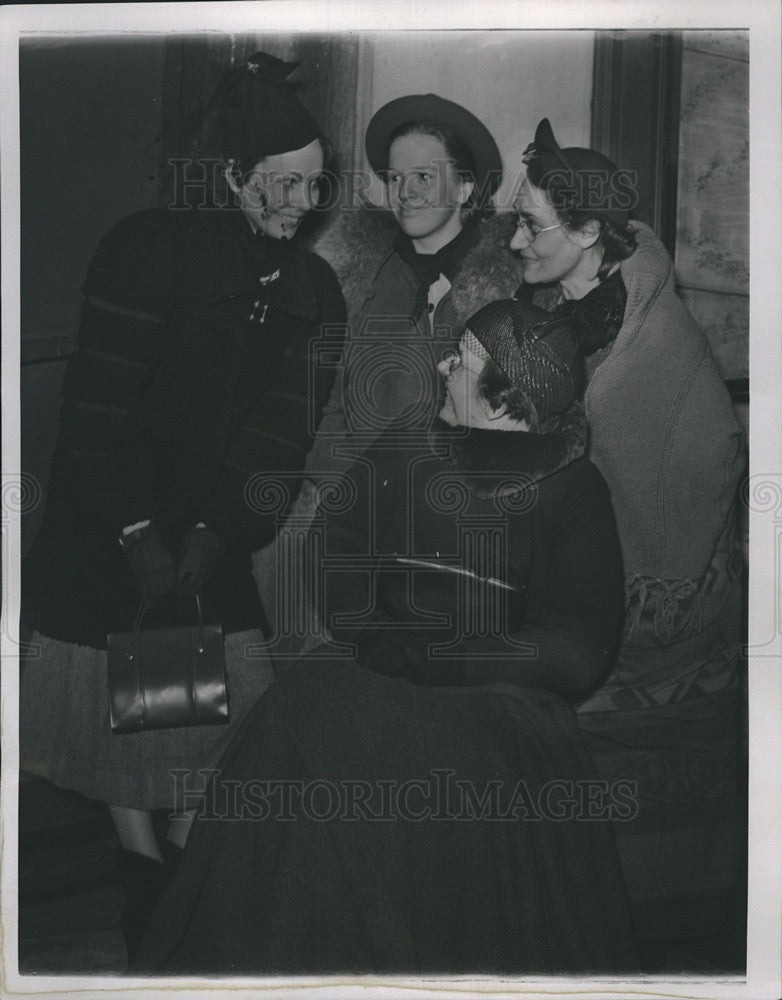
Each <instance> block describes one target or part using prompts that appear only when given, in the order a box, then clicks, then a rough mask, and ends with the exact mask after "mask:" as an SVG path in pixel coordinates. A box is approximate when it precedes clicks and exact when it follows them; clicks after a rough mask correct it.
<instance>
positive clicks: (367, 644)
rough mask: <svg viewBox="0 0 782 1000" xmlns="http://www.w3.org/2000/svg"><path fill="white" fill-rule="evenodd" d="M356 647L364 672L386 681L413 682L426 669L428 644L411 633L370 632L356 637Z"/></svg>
mask: <svg viewBox="0 0 782 1000" xmlns="http://www.w3.org/2000/svg"><path fill="white" fill-rule="evenodd" d="M356 645H357V647H358V649H357V659H358V663H359V665H360V666H362V667H363V668H364V669H365V670H372V671H374V672H375V673H377V674H385V675H386V676H387V677H409V678H412V677H414V676H415V675H417V674H419V673H420V672H421V671H422V670H423V669H424V668H425V661H426V649H427V645H426V642H425V641H422V640H421V635H420V633H418V634H416V633H415V632H414V631H412V630H407V631H405V630H404V629H394V630H393V631H388V632H385V631H383V632H379V631H374V630H372V629H367V630H366V631H364V632H363V633H362V634H361V635H359V636H357V637H356Z"/></svg>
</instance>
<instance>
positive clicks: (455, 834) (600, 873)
mask: <svg viewBox="0 0 782 1000" xmlns="http://www.w3.org/2000/svg"><path fill="white" fill-rule="evenodd" d="M439 367H440V371H441V372H442V374H443V376H444V378H445V387H446V399H445V402H444V404H443V406H442V409H441V412H440V416H441V419H440V420H437V421H436V422H435V424H434V427H433V428H432V429H431V430H430V432H425V431H424V430H423V429H421V430H419V432H418V434H417V436H416V435H413V434H411V433H410V431H409V428H407V432H406V435H405V434H399V433H398V432H397V430H398V429H395V428H393V427H392V428H389V429H388V430H387V431H386V432H385V433H384V435H383V436H382V437H381V438H380V439H379V440H378V442H376V444H375V445H374V447H373V448H372V449H370V451H369V452H368V453H367V455H366V456H365V459H364V461H362V462H360V463H357V464H356V466H354V467H353V469H352V470H351V473H350V477H349V480H348V481H349V483H350V487H349V488H347V489H346V493H345V497H342V498H338V499H335V498H334V497H333V496H332V497H328V496H326V495H324V496H323V498H322V499H323V506H324V507H331V508H332V513H330V514H329V515H328V516H327V517H326V518H325V524H323V523H322V521H321V523H320V524H319V523H318V522H317V521H316V524H315V526H314V528H313V530H319V528H322V529H323V530H324V531H325V538H326V547H325V554H324V557H323V568H324V572H325V576H326V584H327V586H326V605H327V610H328V613H329V615H330V616H331V617H332V618H333V619H334V621H333V631H334V637H335V638H337V639H342V640H345V639H349V640H351V641H353V642H354V643H355V645H356V646H357V659H353V658H351V657H345V656H338V655H335V653H334V650H333V647H332V648H330V649H328V650H325V651H324V650H321V651H320V652H319V653H316V654H315V655H313V656H312V657H310V658H308V659H300V660H299V661H298V662H297V663H295V664H294V665H293V666H291V667H290V668H289V669H288V670H287V671H286V672H284V673H283V674H282V676H280V677H279V678H278V679H277V681H276V683H275V684H274V685H273V686H272V687H271V688H270V689H269V690H268V691H267V692H266V693H265V694H264V695H263V696H262V697H261V698H260V699H259V701H258V703H257V704H256V706H255V707H254V709H253V710H252V711H251V713H250V714H249V716H248V717H247V719H246V720H245V723H244V724H243V725H242V727H241V729H240V731H239V732H238V733H237V735H236V737H235V739H234V740H233V742H232V744H231V746H230V747H229V748H228V750H227V752H226V754H225V756H224V758H223V760H222V762H221V765H220V770H219V772H218V773H217V774H216V776H215V778H214V780H213V783H212V785H211V788H210V792H209V794H208V796H207V801H208V804H209V808H208V810H207V811H206V812H204V813H202V814H201V815H200V816H199V818H198V819H197V820H196V823H195V824H194V828H193V832H192V835H191V837H190V840H189V841H188V845H187V848H186V851H185V854H184V856H183V860H182V864H181V866H180V869H179V872H178V875H177V876H176V877H175V880H174V882H173V883H172V885H171V886H170V888H169V891H168V893H167V894H166V895H165V896H164V897H163V899H162V900H161V902H160V904H159V905H158V908H157V910H156V911H155V913H154V914H153V917H152V922H151V924H150V926H149V928H148V930H147V934H146V937H145V940H144V942H143V943H142V948H141V952H140V956H139V960H138V962H137V964H136V967H135V971H136V972H137V973H142V972H149V971H157V972H161V973H168V974H171V973H188V972H189V973H207V974H217V973H221V972H222V973H232V974H237V973H256V974H261V973H262V974H273V973H300V974H301V973H316V972H317V973H321V974H322V973H340V972H341V973H344V972H353V973H357V972H362V973H375V974H384V973H393V972H410V973H433V974H434V973H447V972H451V973H457V972H465V973H466V972H508V973H513V972H515V973H520V972H527V973H542V974H545V973H553V972H564V971H569V972H576V971H578V972H588V971H600V970H613V971H616V970H620V969H628V968H631V967H632V966H633V964H634V961H635V958H634V943H633V940H632V937H631V932H630V930H629V913H628V909H627V904H626V900H625V895H624V887H623V884H622V879H621V876H620V874H619V869H618V864H617V859H616V856H615V851H614V845H613V840H612V835H611V832H610V824H609V822H608V820H609V818H610V817H611V816H617V815H619V814H622V813H624V814H625V815H627V814H628V813H631V812H632V801H631V800H630V799H628V798H627V795H626V793H627V789H622V788H620V787H618V786H617V787H615V788H612V789H609V790H607V791H606V789H605V788H603V787H602V786H600V785H599V783H596V782H595V781H594V780H593V779H594V771H593V766H592V763H591V761H590V758H589V755H588V753H587V752H586V751H585V747H584V744H583V741H582V737H581V735H580V734H579V731H578V728H577V726H576V724H575V719H574V716H573V714H572V712H571V710H570V708H569V707H568V704H567V701H566V700H565V699H570V698H574V697H581V696H583V695H584V694H585V693H586V692H587V691H588V690H590V689H591V688H593V687H594V686H595V685H596V684H597V683H598V682H599V681H600V679H601V677H602V675H603V673H604V672H605V670H606V668H607V666H608V663H609V659H610V654H611V651H612V649H613V646H614V643H615V641H616V638H617V634H618V630H619V623H620V620H621V598H622V583H621V562H620V555H619V545H618V540H617V536H616V527H615V524H614V518H613V513H612V510H611V505H610V501H609V495H608V490H607V488H606V485H605V483H604V481H603V479H602V477H601V475H600V473H599V472H598V471H597V469H596V468H595V466H594V465H592V463H591V462H590V461H589V460H588V459H587V458H585V457H584V456H583V452H584V447H585V438H586V435H585V424H584V418H583V415H582V413H581V410H580V408H579V406H578V404H576V403H575V402H574V401H575V399H576V396H577V394H578V392H579V389H580V384H581V375H582V372H581V366H580V362H579V358H578V351H577V345H576V341H575V338H574V335H573V333H572V330H571V329H570V327H569V326H568V324H566V323H562V322H560V321H554V322H551V321H550V319H549V317H548V316H547V314H546V313H545V312H544V311H542V310H539V309H537V308H536V307H532V306H522V305H520V304H518V303H516V302H514V301H512V300H510V301H501V302H497V303H494V304H492V305H490V306H487V307H485V308H484V309H482V310H481V311H480V312H479V313H478V314H477V315H476V316H475V317H474V318H473V319H472V320H471V321H470V322H469V330H467V331H465V333H464V335H463V337H462V340H461V342H460V345H459V354H458V355H457V356H455V357H452V358H448V359H446V360H443V361H442V362H441V364H440V366H439ZM342 501H344V502H342ZM351 501H352V502H351ZM351 618H352V621H349V620H348V619H351ZM324 652H325V653H327V654H328V655H323V654H324ZM411 681H412V682H413V683H411ZM216 819H220V820H221V821H220V822H210V820H216ZM586 819H589V820H591V821H590V822H584V820H586ZM601 820H602V821H601Z"/></svg>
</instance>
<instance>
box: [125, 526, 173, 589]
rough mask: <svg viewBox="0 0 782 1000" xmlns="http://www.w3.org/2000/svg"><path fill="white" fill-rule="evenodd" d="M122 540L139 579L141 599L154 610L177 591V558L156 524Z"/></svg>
mask: <svg viewBox="0 0 782 1000" xmlns="http://www.w3.org/2000/svg"><path fill="white" fill-rule="evenodd" d="M119 541H120V545H121V546H122V550H123V552H124V553H125V555H126V557H127V560H128V562H129V563H130V568H131V570H132V571H133V576H134V577H135V578H136V584H137V585H138V590H139V596H140V597H141V600H142V602H143V603H144V604H145V605H146V606H147V607H152V606H153V605H154V604H155V602H156V601H157V599H158V598H159V597H162V596H163V595H164V594H170V593H171V591H172V590H173V589H174V582H175V580H176V567H175V566H174V558H173V556H172V555H171V553H170V552H169V551H168V549H167V548H166V546H165V545H164V544H163V542H162V540H161V538H160V536H159V535H158V533H157V530H156V529H155V526H154V525H152V524H145V525H143V526H142V527H139V528H134V530H133V531H130V532H128V534H126V535H122V536H121V537H120V540H119Z"/></svg>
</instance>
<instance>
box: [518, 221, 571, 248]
mask: <svg viewBox="0 0 782 1000" xmlns="http://www.w3.org/2000/svg"><path fill="white" fill-rule="evenodd" d="M563 225H564V223H562V222H558V223H557V224H556V226H544V227H543V228H542V229H534V228H533V227H532V226H531V225H530V224H529V223H528V222H527V220H526V219H523V218H522V217H521V216H520V215H517V216H516V228H517V229H523V230H524V231H525V232H526V234H527V238H528V239H529V241H530V243H534V242H535V240H536V239H537V238H538V236H540V234H541V233H548V232H550V230H552V229H561V228H562V226H563Z"/></svg>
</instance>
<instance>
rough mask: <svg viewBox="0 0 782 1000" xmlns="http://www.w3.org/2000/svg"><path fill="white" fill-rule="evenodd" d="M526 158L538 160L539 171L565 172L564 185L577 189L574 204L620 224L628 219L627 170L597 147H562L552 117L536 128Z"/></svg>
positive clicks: (575, 206) (542, 174)
mask: <svg viewBox="0 0 782 1000" xmlns="http://www.w3.org/2000/svg"><path fill="white" fill-rule="evenodd" d="M523 160H524V162H525V163H527V164H531V163H532V162H533V161H534V163H535V167H536V175H537V174H538V173H539V174H540V175H541V176H544V175H545V174H550V173H556V174H558V175H561V176H562V179H563V182H564V186H565V187H566V188H568V189H569V190H570V191H572V192H573V197H574V201H573V208H578V209H583V210H585V211H589V212H591V213H592V214H594V215H595V216H596V217H598V218H600V217H603V218H606V219H610V220H611V221H612V222H616V223H619V224H623V223H626V222H627V220H628V218H629V214H628V211H627V206H628V202H630V201H631V200H632V191H631V189H630V188H629V187H628V186H627V184H626V183H625V181H626V180H627V178H624V179H623V178H622V176H621V175H622V174H623V171H620V169H619V167H617V165H616V164H615V163H614V162H613V161H612V160H609V159H608V157H607V156H603V154H602V153H599V152H598V151H597V150H596V149H584V148H583V147H581V146H569V147H567V148H566V149H562V148H561V147H560V146H559V143H558V142H557V140H556V139H555V138H554V132H553V130H552V128H551V123H550V122H549V120H548V118H543V119H542V120H541V121H540V123H539V124H538V127H537V128H536V129H535V139H534V140H533V141H532V142H531V143H530V144H529V145H528V146H527V148H526V149H525V150H524V156H523ZM533 183H536V182H535V181H534V180H533Z"/></svg>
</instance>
